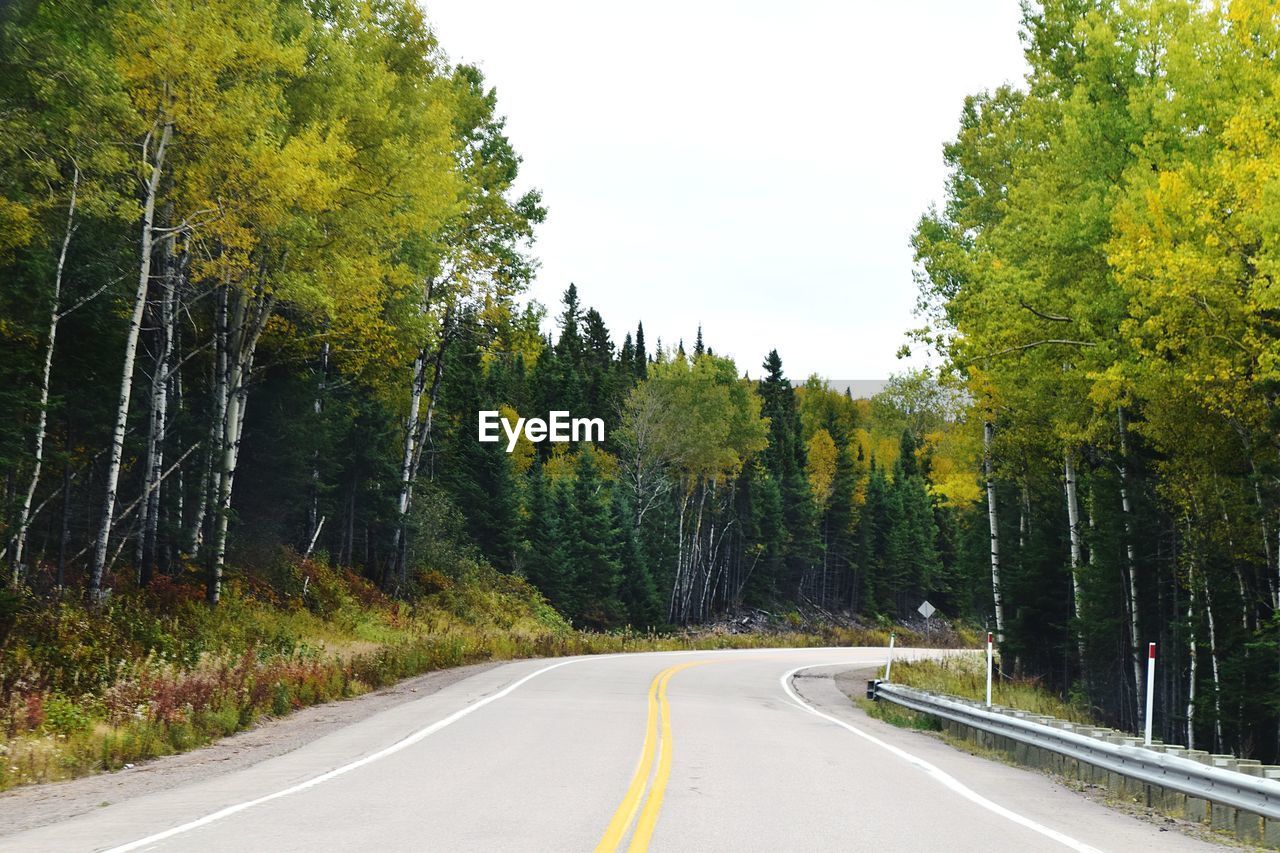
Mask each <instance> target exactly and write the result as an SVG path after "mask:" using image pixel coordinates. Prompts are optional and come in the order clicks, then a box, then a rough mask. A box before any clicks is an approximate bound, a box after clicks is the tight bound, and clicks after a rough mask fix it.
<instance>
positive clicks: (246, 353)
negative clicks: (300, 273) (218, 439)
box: [206, 290, 274, 605]
mask: <svg viewBox="0 0 1280 853" xmlns="http://www.w3.org/2000/svg"><path fill="white" fill-rule="evenodd" d="M232 295H234V296H235V297H236V300H235V309H234V312H233V313H232V318H233V319H232V324H231V327H230V335H229V339H228V347H227V362H228V364H229V370H228V374H227V410H226V415H225V416H224V418H223V421H224V423H223V430H222V460H221V468H220V471H219V473H218V503H217V510H218V516H217V519H216V524H215V527H214V542H213V555H212V560H211V565H210V571H209V580H208V586H207V588H206V599H207V600H208V602H209V604H211V605H214V604H217V603H218V601H219V599H220V598H221V596H222V575H223V571H224V568H225V566H226V557H227V531H228V526H229V524H230V521H231V494H232V489H233V486H234V484H235V475H236V463H237V462H238V461H239V458H240V438H241V436H242V434H243V431H244V415H245V410H246V407H247V404H248V397H249V379H250V377H251V376H252V374H253V359H254V354H255V352H256V350H257V346H258V338H259V337H260V336H261V334H262V330H263V328H264V327H265V326H266V323H267V318H268V317H270V315H271V311H272V309H273V308H274V301H273V299H272V298H271V297H256V296H250V295H249V294H247V293H244V292H241V291H238V290H237V291H234V292H233V294H232Z"/></svg>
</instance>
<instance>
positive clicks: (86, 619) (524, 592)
mask: <svg viewBox="0 0 1280 853" xmlns="http://www.w3.org/2000/svg"><path fill="white" fill-rule="evenodd" d="M11 612H12V616H11V617H10V622H9V624H8V625H7V626H5V627H7V628H8V631H7V639H6V640H3V644H2V645H0V790H5V789H8V788H12V787H15V786H18V785H26V784H32V783H40V782H49V781H55V780H60V779H68V778H74V777H77V776H83V775H87V774H91V773H96V772H100V771H106V770H115V769H119V768H121V767H123V766H125V765H126V764H132V763H136V762H139V761H144V760H146V759H149V758H154V757H157V756H161V755H168V754H172V753H177V752H182V751H185V750H189V749H193V748H196V747H199V746H202V745H205V744H207V743H210V742H211V741H213V740H216V739H218V738H220V737H225V736H227V735H230V734H234V733H235V732H238V731H241V730H243V729H246V728H248V727H250V726H252V725H253V724H254V723H255V722H256V721H258V720H259V719H261V718H263V717H277V716H282V715H285V714H288V713H290V712H291V711H293V710H296V709H298V708H302V707H305V706H308V705H313V704H317V703H320V702H327V701H330V700H334V699H341V698H346V697H353V696H358V695H360V694H362V693H367V692H369V691H371V690H377V689H380V688H382V687H385V686H388V685H390V684H393V683H395V682H396V681H399V680H401V679H404V678H408V677H411V676H415V675H420V674H423V673H426V672H431V671H433V670H439V669H445V668H449V667H455V666H461V665H464V664H471V663H479V662H483V661H498V660H513V659H518V658H532V657H558V656H564V655H583V654H609V653H619V652H633V651H635V652H639V651H675V650H692V649H740V648H763V647H776V646H782V647H815V646H883V645H886V644H887V643H888V633H889V632H888V628H887V627H880V626H876V627H834V626H824V627H821V628H815V629H810V630H804V628H803V627H802V626H801V627H796V628H795V629H794V630H793V629H792V628H791V626H790V624H788V627H787V628H786V629H785V630H780V631H765V632H754V633H732V632H730V631H726V630H711V631H702V632H698V631H686V632H677V631H671V632H653V631H635V630H631V629H626V630H620V631H611V632H592V631H582V630H577V629H574V628H573V627H572V626H570V625H569V624H568V623H567V622H566V621H565V620H564V619H563V618H561V617H560V615H559V614H558V613H556V611H555V610H554V609H553V608H552V607H551V606H550V605H548V604H547V602H546V601H545V599H543V598H542V596H541V595H540V594H539V593H538V592H537V590H536V589H534V588H533V587H532V586H530V585H529V584H528V583H526V582H525V581H524V580H523V579H521V578H519V577H515V576H512V575H504V574H501V573H499V572H497V571H494V570H492V569H490V568H488V567H485V566H473V567H472V568H470V569H468V570H467V571H465V572H460V573H458V574H456V575H453V576H450V575H445V574H442V573H440V572H435V571H429V572H424V573H421V574H420V575H419V577H418V578H417V579H416V584H415V589H414V597H413V598H412V599H411V600H408V601H405V600H396V599H391V598H389V597H387V596H386V595H384V594H383V593H382V592H381V591H380V590H379V589H378V588H377V587H376V586H374V585H372V584H370V583H369V582H368V581H366V580H364V579H363V578H361V577H358V576H356V575H354V574H351V573H349V572H346V571H342V570H337V569H334V568H332V567H330V566H328V565H327V564H325V563H322V562H319V561H310V560H301V559H298V558H292V559H288V558H284V559H281V560H280V561H279V564H278V565H274V566H272V567H270V568H269V569H268V570H266V571H261V572H255V573H252V574H250V573H241V574H240V575H239V576H238V577H235V578H233V579H232V580H231V581H229V583H228V585H227V590H226V594H225V596H224V598H223V600H222V602H221V604H220V605H219V606H218V607H216V608H209V607H207V606H206V605H205V604H204V602H203V600H202V592H201V586H200V584H199V578H198V575H197V574H196V570H195V569H194V567H193V568H192V569H191V570H190V573H189V576H188V577H186V578H182V577H179V578H176V579H174V578H168V577H161V578H157V579H156V580H155V581H153V583H152V584H151V586H150V587H148V588H147V589H146V590H124V591H117V593H116V594H115V595H113V596H112V597H111V598H110V600H109V601H108V602H107V603H106V604H105V605H104V606H103V607H102V608H100V609H99V610H97V611H92V610H90V609H88V608H86V607H85V606H84V605H83V604H82V603H81V602H80V600H79V599H78V598H76V597H74V596H71V595H67V596H63V597H61V598H57V597H54V598H52V599H35V598H28V599H26V600H24V601H23V602H21V603H20V606H18V607H17V608H15V610H14V611H11ZM895 630H896V631H897V633H898V636H899V641H900V642H901V643H903V644H911V645H928V644H929V642H930V641H929V638H926V637H922V636H920V635H916V634H913V633H912V632H910V631H904V630H903V629H902V628H896V629H895ZM2 633H4V632H0V634H2ZM961 639H962V641H964V640H965V639H967V638H961ZM948 642H950V643H954V642H956V637H951V638H949V640H948ZM896 671H897V668H896V667H895V673H896Z"/></svg>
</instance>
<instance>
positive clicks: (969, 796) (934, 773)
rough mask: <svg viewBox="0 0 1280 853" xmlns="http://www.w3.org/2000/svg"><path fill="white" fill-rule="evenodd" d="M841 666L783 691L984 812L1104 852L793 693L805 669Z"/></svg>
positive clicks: (787, 680)
mask: <svg viewBox="0 0 1280 853" xmlns="http://www.w3.org/2000/svg"><path fill="white" fill-rule="evenodd" d="M841 665H842V664H826V663H823V664H811V665H810V666H798V667H796V668H795V669H793V670H790V671H789V672H787V673H785V674H784V675H783V676H782V678H781V682H782V689H783V690H784V691H786V694H787V696H788V698H790V699H791V701H792V702H794V703H795V704H796V705H797V706H799V707H800V708H802V709H803V710H805V711H808V712H809V713H810V714H813V715H815V716H818V717H821V718H822V719H824V720H827V721H829V722H832V723H835V724H836V725H837V726H839V727H840V728H842V729H845V730H847V731H850V732H853V733H854V734H855V735H857V736H858V737H860V738H864V739H866V740H867V741H870V742H871V743H873V744H875V745H876V746H878V747H880V748H881V749H886V750H888V751H889V752H891V753H892V754H894V755H896V756H898V757H899V758H901V759H903V760H904V761H906V762H908V763H910V764H911V765H913V766H914V767H917V768H919V769H920V770H923V771H924V772H925V774H926V775H928V776H929V778H931V779H933V780H934V781H936V782H938V783H940V784H942V785H945V786H946V787H947V788H949V789H951V790H952V791H955V792H956V793H957V794H959V795H960V796H962V797H964V798H965V799H966V800H968V801H970V802H971V803H974V804H976V805H979V806H982V807H983V808H984V809H987V810H988V811H991V812H994V813H995V814H998V815H1000V817H1002V818H1005V819H1006V820H1011V821H1013V822H1014V823H1016V824H1018V825H1019V826H1024V827H1026V828H1027V829H1030V830H1031V831H1032V832H1038V833H1040V834H1041V835H1043V836H1045V837H1046V838H1051V839H1053V840H1054V841H1057V842H1058V843H1059V844H1063V845H1065V846H1067V847H1069V848H1071V849H1072V850H1076V851H1078V853H1101V851H1099V850H1098V849H1097V848H1096V847H1090V846H1089V845H1088V844H1085V843H1083V842H1081V841H1077V840H1076V839H1074V838H1072V837H1071V836H1069V835H1064V834H1063V833H1061V832H1058V831H1057V830H1056V829H1050V828H1049V827H1047V826H1044V825H1043V824H1040V823H1036V822H1035V821H1034V820H1031V818H1028V817H1025V816H1023V815H1020V814H1018V813H1017V812H1015V811H1012V810H1010V809H1007V808H1005V807H1004V806H1002V805H1000V804H999V803H994V802H992V801H991V800H988V799H987V798H986V797H984V796H982V795H981V794H979V793H978V792H977V791H975V790H973V789H972V788H970V787H969V786H968V785H965V784H964V783H963V782H961V781H960V780H959V779H957V778H956V777H954V776H952V775H951V774H950V773H947V772H946V771H944V770H942V769H941V768H939V767H937V766H936V765H933V764H930V763H929V762H928V761H925V760H924V759H923V758H920V757H918V756H915V755H912V754H911V753H909V752H907V751H906V750H905V749H900V748H899V747H896V746H894V745H893V744H891V743H885V742H884V741H882V740H880V738H878V737H876V736H875V735H872V734H868V733H867V732H864V731H862V730H861V729H859V728H857V727H856V726H851V725H849V724H848V723H846V722H845V721H844V720H838V719H836V718H835V717H833V716H831V715H830V714H824V713H823V712H822V711H819V710H818V709H817V708H815V707H813V706H812V705H810V704H809V703H808V702H805V701H804V700H803V699H801V698H800V697H799V696H798V695H797V694H796V692H795V691H794V690H793V689H791V679H792V678H794V677H795V675H796V673H798V672H803V671H804V670H806V669H819V668H822V667H830V666H841Z"/></svg>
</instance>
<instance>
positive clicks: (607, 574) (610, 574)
mask: <svg viewBox="0 0 1280 853" xmlns="http://www.w3.org/2000/svg"><path fill="white" fill-rule="evenodd" d="M594 455H595V454H594V452H593V451H591V450H584V451H582V452H581V453H579V454H578V463H577V468H576V472H575V475H574V478H573V480H574V483H573V510H574V515H573V518H572V521H571V523H570V524H569V525H567V529H568V531H569V532H570V537H569V541H568V542H567V543H566V544H567V550H568V553H569V555H570V560H571V565H572V570H571V571H572V573H573V577H574V579H575V585H574V596H573V597H574V599H575V604H576V608H575V612H576V615H577V617H578V619H579V620H580V621H581V622H582V624H584V625H586V626H588V627H591V628H596V629H605V628H610V627H614V626H617V625H620V624H622V623H623V621H624V620H625V610H624V608H623V605H622V602H621V600H620V599H619V590H620V587H621V585H622V563H621V561H620V560H619V554H618V544H617V543H618V540H619V537H620V535H621V533H620V531H619V530H618V529H617V528H616V527H614V519H615V516H614V507H613V502H612V500H611V496H610V491H611V489H610V488H609V487H608V484H607V483H606V482H605V481H603V480H602V479H601V478H600V473H599V470H598V469H597V468H596V464H595V460H594V458H593V457H594Z"/></svg>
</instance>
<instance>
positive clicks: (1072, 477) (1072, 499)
mask: <svg viewBox="0 0 1280 853" xmlns="http://www.w3.org/2000/svg"><path fill="white" fill-rule="evenodd" d="M1062 459H1063V462H1062V470H1063V477H1064V480H1065V491H1066V495H1067V525H1068V532H1069V533H1070V538H1071V602H1072V608H1073V612H1074V613H1075V617H1076V621H1077V624H1076V648H1077V651H1078V652H1079V654H1080V663H1081V665H1082V666H1083V664H1084V638H1083V635H1082V634H1081V631H1080V625H1079V619H1080V563H1081V561H1082V554H1083V547H1082V546H1081V542H1080V500H1079V495H1078V493H1077V488H1076V465H1075V460H1074V459H1073V458H1072V456H1071V451H1070V450H1068V451H1066V452H1065V453H1064V454H1063V457H1062Z"/></svg>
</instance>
